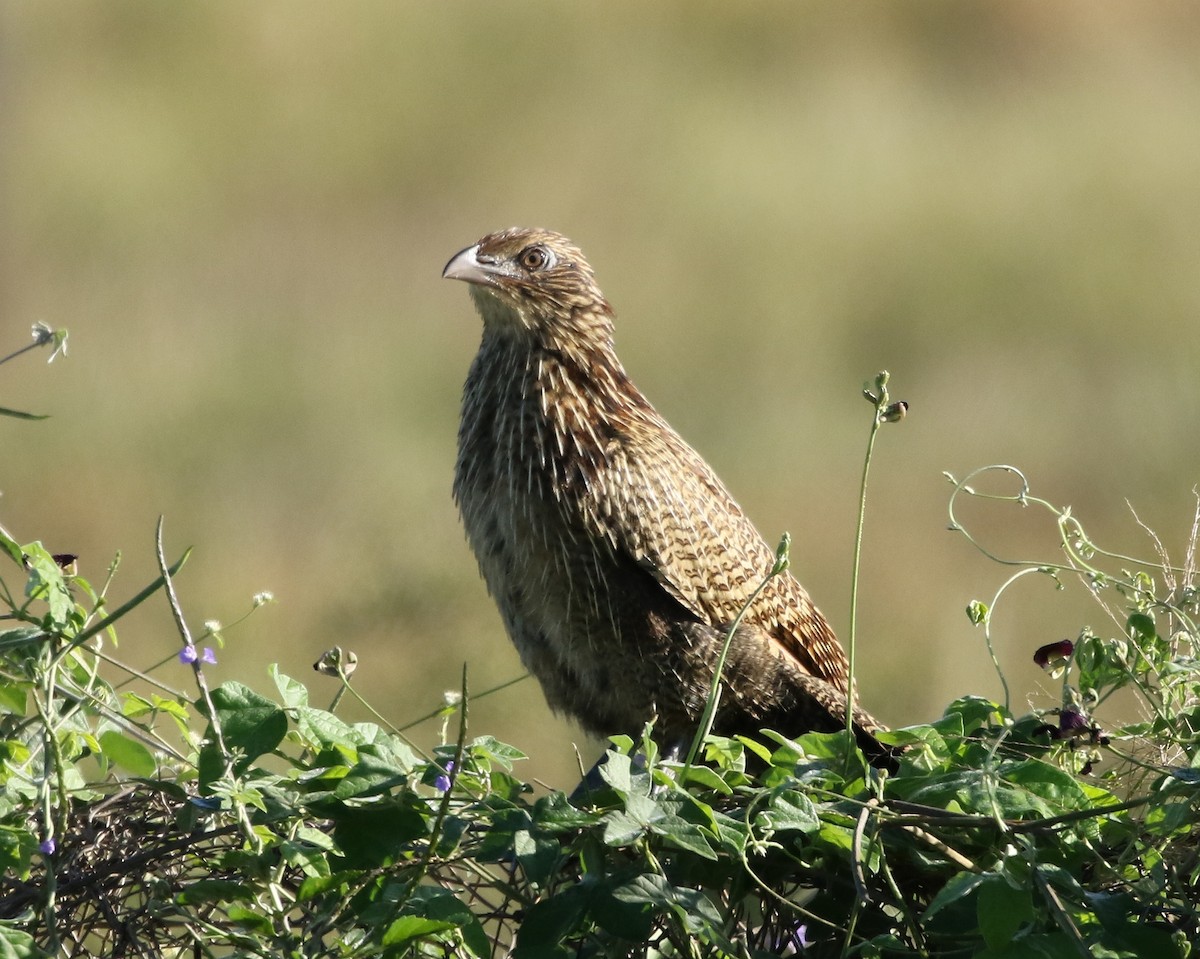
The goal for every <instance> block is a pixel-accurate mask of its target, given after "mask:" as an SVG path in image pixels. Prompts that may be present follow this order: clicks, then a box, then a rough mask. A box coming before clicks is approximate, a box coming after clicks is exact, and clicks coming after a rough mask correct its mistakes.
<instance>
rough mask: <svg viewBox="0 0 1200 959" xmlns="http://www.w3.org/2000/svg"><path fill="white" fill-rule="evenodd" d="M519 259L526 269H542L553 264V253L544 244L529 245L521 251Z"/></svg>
mask: <svg viewBox="0 0 1200 959" xmlns="http://www.w3.org/2000/svg"><path fill="white" fill-rule="evenodd" d="M519 260H520V263H521V266H523V267H525V269H527V270H544V269H546V268H547V267H549V266H553V265H554V254H552V253H551V252H550V251H549V250H547V249H546V248H545V247H544V246H531V247H528V248H527V249H524V250H522V251H521V255H520V257H519Z"/></svg>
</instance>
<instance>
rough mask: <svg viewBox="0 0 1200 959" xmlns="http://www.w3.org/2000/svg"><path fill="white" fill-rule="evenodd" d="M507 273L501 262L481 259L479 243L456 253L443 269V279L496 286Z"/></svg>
mask: <svg viewBox="0 0 1200 959" xmlns="http://www.w3.org/2000/svg"><path fill="white" fill-rule="evenodd" d="M506 275H507V271H505V270H504V268H503V267H502V266H501V265H500V264H498V263H489V262H486V261H481V260H480V259H479V244H478V243H476V244H475V245H474V246H469V247H467V248H466V249H465V250H463V251H462V252H461V253H456V254H455V255H454V256H453V257H452V258H451V260H450V262H449V263H447V264H446V268H445V269H444V270H442V278H443V279H446V280H463V281H464V282H466V283H482V284H484V285H485V286H496V285H497V282H498V281H499V280H500V278H501V277H503V276H506Z"/></svg>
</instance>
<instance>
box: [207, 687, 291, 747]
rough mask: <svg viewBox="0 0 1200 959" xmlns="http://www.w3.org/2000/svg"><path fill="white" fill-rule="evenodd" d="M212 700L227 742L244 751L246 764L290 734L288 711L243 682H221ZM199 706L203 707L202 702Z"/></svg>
mask: <svg viewBox="0 0 1200 959" xmlns="http://www.w3.org/2000/svg"><path fill="white" fill-rule="evenodd" d="M212 701H213V705H214V706H215V707H216V709H217V718H218V719H219V720H220V722H221V733H222V735H223V736H224V737H225V745H226V746H228V747H229V748H230V749H236V750H238V751H239V752H241V753H242V754H243V756H244V759H243V763H244V764H246V765H248V764H249V763H250V762H251V761H252V760H254V759H257V758H258V757H259V756H261V755H263V754H264V753H269V752H270V751H271V750H273V749H274V748H275V747H276V746H278V745H279V744H280V742H282V741H283V737H284V735H285V734H286V733H287V714H285V713H284V711H283V710H282V709H281V708H280V707H279V705H278V704H277V703H274V702H272V701H271V700H269V699H267V698H266V697H264V696H260V695H259V694H258V693H256V692H255V691H254V690H252V689H250V687H248V686H243V685H242V684H241V683H237V682H228V683H222V684H221V685H220V686H218V687H217V688H216V689H214V690H213V692H212ZM197 708H201V709H202V708H203V701H201V703H199V704H197Z"/></svg>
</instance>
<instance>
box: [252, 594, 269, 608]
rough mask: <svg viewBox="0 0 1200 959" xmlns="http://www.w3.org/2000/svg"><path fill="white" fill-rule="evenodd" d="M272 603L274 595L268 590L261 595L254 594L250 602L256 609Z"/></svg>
mask: <svg viewBox="0 0 1200 959" xmlns="http://www.w3.org/2000/svg"><path fill="white" fill-rule="evenodd" d="M274 601H275V594H274V593H272V592H269V591H268V590H263V591H262V592H261V593H255V594H254V596H253V598H252V599H251V600H250V602H252V603H253V604H254V606H255V607H256V608H257V607H259V606H265V605H266V604H267V603H273V602H274Z"/></svg>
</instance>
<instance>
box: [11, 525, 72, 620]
mask: <svg viewBox="0 0 1200 959" xmlns="http://www.w3.org/2000/svg"><path fill="white" fill-rule="evenodd" d="M23 552H24V554H25V568H26V570H28V572H29V579H28V580H27V581H26V583H25V595H26V596H28V597H30V598H31V599H41V600H45V601H46V604H47V606H49V624H50V625H51V626H52V627H53V628H54V629H56V630H63V629H65V628H66V626H67V623H68V621H69V620H70V618H71V614H72V613H73V612H74V611H75V600H74V599H72V598H71V591H70V589H68V588H67V583H66V580H65V579H64V578H63V572H62V570H61V569H60V568H59V565H58V563H57V562H56V561H55V559H54V557H53V556H51V555H50V553H49V552H47V550H46V548H45V547H44V546H43V545H42V544H41V543H30V544H29V545H28V546H26V547H25V548H24V550H23Z"/></svg>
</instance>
